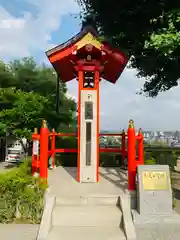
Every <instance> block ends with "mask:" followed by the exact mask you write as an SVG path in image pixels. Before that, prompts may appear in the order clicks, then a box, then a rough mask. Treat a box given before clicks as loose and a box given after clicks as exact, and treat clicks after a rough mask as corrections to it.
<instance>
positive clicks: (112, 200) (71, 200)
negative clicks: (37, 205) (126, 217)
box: [56, 196, 119, 206]
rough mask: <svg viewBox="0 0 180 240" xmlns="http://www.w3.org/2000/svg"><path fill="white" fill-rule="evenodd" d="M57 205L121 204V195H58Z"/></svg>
mask: <svg viewBox="0 0 180 240" xmlns="http://www.w3.org/2000/svg"><path fill="white" fill-rule="evenodd" d="M56 205H57V206H79V205H93V206H94V205H95V206H96V205H97V206H116V205H119V196H87V197H57V198H56Z"/></svg>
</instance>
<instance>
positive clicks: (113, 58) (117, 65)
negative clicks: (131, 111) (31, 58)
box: [33, 27, 143, 188]
mask: <svg viewBox="0 0 180 240" xmlns="http://www.w3.org/2000/svg"><path fill="white" fill-rule="evenodd" d="M46 55H47V57H48V59H49V61H50V63H51V64H52V66H53V68H54V69H55V71H56V73H57V75H58V76H59V77H60V79H61V81H63V82H68V81H71V80H73V79H76V80H77V81H78V134H77V136H78V149H77V154H78V163H77V166H78V170H77V180H78V181H79V182H98V180H99V170H98V168H99V152H100V151H103V150H102V149H100V147H99V136H100V132H99V131H100V129H99V85H100V81H101V79H102V78H103V79H104V80H107V81H109V82H110V83H114V84H115V83H116V81H117V79H118V78H119V77H120V75H121V73H122V71H123V70H124V68H125V66H126V64H127V62H128V58H127V57H126V56H125V55H124V54H123V53H122V52H121V51H119V50H117V49H114V48H112V47H111V46H110V45H109V44H108V43H107V42H102V41H99V37H98V34H97V32H96V31H95V30H94V29H93V28H91V27H85V28H84V29H83V30H82V31H81V32H80V33H78V34H77V35H76V36H74V37H72V38H71V39H70V40H68V41H67V42H65V43H63V44H61V45H59V46H57V47H55V48H53V49H51V50H49V51H47V52H46ZM48 134H49V133H48V130H47V128H46V126H45V124H44V126H43V127H42V128H41V132H40V144H41V145H42V146H44V149H43V147H42V146H40V165H39V166H40V177H41V176H42V177H43V176H44V177H47V173H44V171H46V172H47V164H45V165H43V163H41V162H42V161H45V160H41V159H47V157H48V139H47V138H48ZM41 135H42V140H41ZM49 135H50V136H51V137H52V139H54V137H55V135H57V134H56V133H55V132H53V133H51V134H49ZM127 135H128V134H127ZM33 136H34V140H37V139H38V134H37V133H35V134H34V135H33ZM119 136H122V139H123V142H122V147H123V149H122V151H121V153H122V155H123V158H125V154H127V152H126V150H125V132H124V133H122V134H119ZM128 136H129V137H131V140H130V141H129V143H128V149H130V148H131V150H130V152H132V153H133V156H131V154H130V155H129V156H128V161H129V160H130V159H131V160H130V162H129V163H128V166H129V167H130V168H131V170H132V169H133V171H131V173H132V172H133V174H130V175H131V177H130V179H131V180H129V184H130V185H131V186H130V188H134V186H132V185H133V184H135V174H136V166H137V165H136V163H135V161H136V153H135V147H136V146H135V145H136V140H137V139H136V137H135V130H134V128H133V123H132V121H131V122H130V125H129V135H128ZM132 137H133V138H132ZM137 138H139V139H141V140H142V134H141V136H140V135H138V137H137ZM41 141H42V143H41ZM52 141H53V142H52V146H53V147H52V148H53V149H51V154H52V156H54V154H55V147H54V145H55V143H54V141H55V140H52ZM139 146H141V148H140V150H139V151H140V155H141V162H142V158H143V157H142V155H143V154H142V151H143V150H142V141H141V144H140V145H139ZM56 152H57V151H56ZM33 159H34V157H33ZM33 161H34V160H33ZM133 161H134V163H133ZM139 163H140V162H139ZM41 165H42V168H41ZM42 169H44V170H42Z"/></svg>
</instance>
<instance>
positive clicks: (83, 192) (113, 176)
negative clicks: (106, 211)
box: [48, 166, 127, 197]
mask: <svg viewBox="0 0 180 240" xmlns="http://www.w3.org/2000/svg"><path fill="white" fill-rule="evenodd" d="M99 172H100V173H99V174H100V181H99V182H98V183H84V184H80V183H78V182H77V181H76V173H77V169H76V168H75V167H65V168H63V167H61V166H60V167H57V168H56V169H55V170H53V171H49V176H48V184H49V186H50V189H51V193H53V194H54V195H56V196H57V197H73V196H74V197H78V196H96V195H98V196H107V195H116V196H119V195H120V194H121V193H124V189H125V188H127V174H126V172H125V171H124V170H121V169H120V168H102V167H100V168H99Z"/></svg>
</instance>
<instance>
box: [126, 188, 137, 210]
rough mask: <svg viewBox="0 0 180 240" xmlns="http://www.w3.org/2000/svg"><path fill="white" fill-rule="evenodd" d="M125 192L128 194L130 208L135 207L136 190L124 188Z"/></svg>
mask: <svg viewBox="0 0 180 240" xmlns="http://www.w3.org/2000/svg"><path fill="white" fill-rule="evenodd" d="M125 193H126V194H127V195H128V196H129V199H130V206H131V209H137V192H136V191H129V190H128V189H125Z"/></svg>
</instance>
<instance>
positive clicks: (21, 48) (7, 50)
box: [0, 0, 79, 58]
mask: <svg viewBox="0 0 180 240" xmlns="http://www.w3.org/2000/svg"><path fill="white" fill-rule="evenodd" d="M26 1H27V2H29V3H31V4H33V5H34V6H35V7H36V9H37V12H38V13H37V14H36V16H34V15H33V14H32V13H31V12H24V13H23V17H19V18H17V17H14V16H12V15H11V14H10V13H9V12H8V11H7V10H5V9H4V8H3V7H1V6H0V32H1V37H0V46H1V47H0V57H1V58H6V57H7V56H8V57H12V58H14V57H24V56H28V55H30V52H31V51H32V50H43V52H44V51H45V50H47V49H48V48H49V47H52V44H49V43H48V41H49V40H51V33H52V32H53V31H56V30H57V29H58V28H59V26H60V24H61V17H62V16H63V15H65V14H68V13H75V12H78V10H79V9H78V6H77V4H76V3H75V1H74V0H66V1H63V0H51V1H49V0H43V1H42V0H26ZM12 4H13V3H12Z"/></svg>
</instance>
